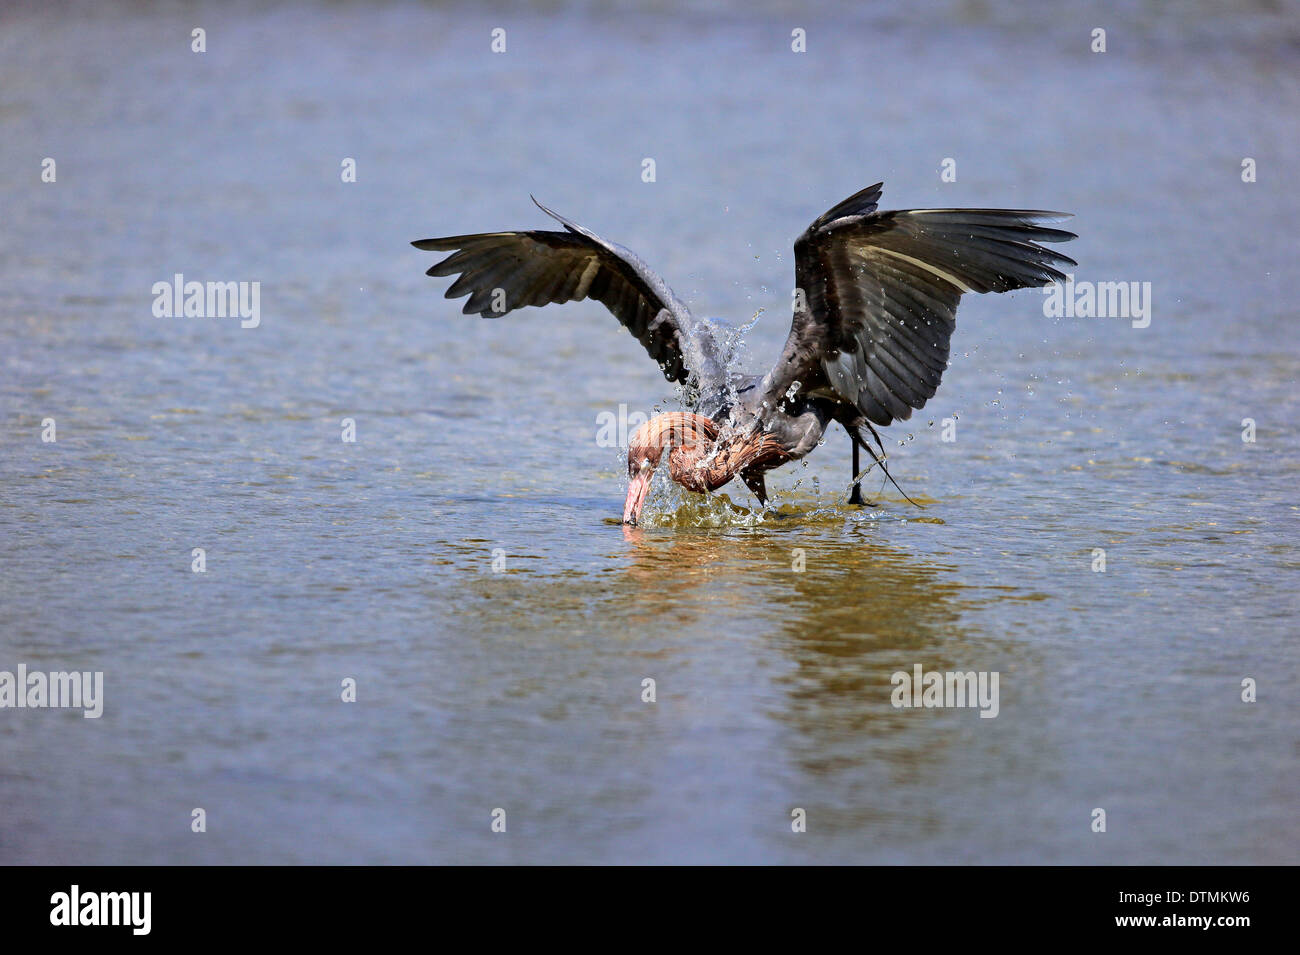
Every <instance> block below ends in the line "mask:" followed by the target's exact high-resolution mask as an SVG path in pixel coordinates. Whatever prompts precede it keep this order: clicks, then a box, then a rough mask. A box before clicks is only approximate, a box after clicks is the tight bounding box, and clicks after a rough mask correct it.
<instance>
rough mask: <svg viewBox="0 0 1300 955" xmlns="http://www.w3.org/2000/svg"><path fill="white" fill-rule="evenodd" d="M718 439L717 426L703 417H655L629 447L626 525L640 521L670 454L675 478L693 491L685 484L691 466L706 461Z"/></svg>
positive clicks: (677, 413) (685, 414) (673, 414)
mask: <svg viewBox="0 0 1300 955" xmlns="http://www.w3.org/2000/svg"><path fill="white" fill-rule="evenodd" d="M717 439H718V426H717V425H716V424H714V423H713V422H712V421H711V420H709V419H708V418H706V417H704V416H703V415H698V414H690V413H688V412H682V411H672V412H669V413H668V414H661V415H655V416H654V417H653V418H651V419H650V420H649V421H647V422H646V423H645V424H643V425H641V427H639V428H637V429H636V431H634V432H632V437H631V438H630V439H629V440H628V443H627V501H626V502H625V503H624V504H623V523H624V524H635V523H636V522H637V521H638V520H640V519H641V508H643V507H644V506H645V499H646V497H647V496H648V495H649V494H650V481H651V479H652V478H653V477H654V473H655V468H657V467H658V466H659V462H660V461H661V460H663V456H664V452H665V451H667V452H668V454H669V467H670V471H671V473H672V478H673V480H674V481H677V482H678V483H679V484H682V485H683V486H685V487H690V488H691V490H703V488H697V487H693V486H692V484H691V482H690V481H688V480H683V478H684V477H685V476H686V475H688V474H689V473H690V468H689V464H690V463H693V462H695V461H697V460H699V459H700V458H701V457H703V456H704V455H705V454H706V453H707V451H708V450H709V448H710V447H711V446H712V445H713V443H714V442H716V441H717Z"/></svg>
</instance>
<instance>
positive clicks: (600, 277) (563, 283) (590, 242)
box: [411, 199, 724, 387]
mask: <svg viewBox="0 0 1300 955" xmlns="http://www.w3.org/2000/svg"><path fill="white" fill-rule="evenodd" d="M533 202H537V200H536V199H534V200H533ZM537 206H538V208H539V209H541V210H542V211H543V212H545V213H546V214H547V215H549V216H551V217H552V218H554V219H556V220H557V221H558V222H560V223H561V224H563V225H564V230H565V231H563V232H540V231H530V232H488V233H482V234H479V235H454V236H448V237H447V238H443V239H421V240H419V241H417V242H412V243H411V244H412V245H414V246H415V247H416V248H417V249H425V250H428V251H439V252H454V254H453V255H450V256H448V257H447V258H445V259H443V260H442V261H441V262H439V263H438V264H437V265H435V266H433V268H431V269H429V271H428V273H427V274H429V275H455V274H457V273H459V274H460V277H459V278H458V279H456V281H455V282H453V283H452V284H451V287H450V288H449V289H447V293H446V296H447V298H459V297H460V296H462V295H469V301H467V302H466V303H465V307H464V309H463V311H464V312H465V314H466V315H475V314H478V315H482V316H484V317H485V318H499V317H500V316H502V315H505V314H506V313H508V312H512V311H514V310H515V309H517V308H524V307H525V306H528V305H538V306H540V305H547V304H549V303H552V302H576V301H581V300H582V299H584V298H593V299H595V300H596V301H598V302H600V303H601V304H602V305H604V306H605V307H606V308H608V309H609V310H610V311H611V312H612V313H613V314H614V317H615V318H617V319H618V320H619V321H620V322H622V323H623V325H624V326H625V327H626V328H627V329H628V331H630V332H631V333H632V334H633V335H635V336H636V339H637V341H639V342H640V343H641V344H642V345H644V346H645V350H646V351H647V352H649V353H650V357H651V358H653V359H654V360H655V361H657V362H658V363H659V367H660V368H662V369H663V372H664V376H665V377H666V378H667V379H668V380H669V381H675V382H683V383H684V382H686V380H687V379H688V378H689V377H690V375H691V374H694V375H695V377H696V379H697V381H698V383H699V384H700V385H701V386H704V387H709V386H713V387H716V386H717V384H718V382H719V381H721V380H722V375H723V373H724V369H723V367H722V364H721V362H720V361H719V358H718V353H717V349H716V347H715V345H714V342H713V338H712V336H711V335H710V333H709V331H708V329H707V328H705V327H704V326H702V325H701V324H699V323H697V322H696V321H695V320H694V319H693V318H692V317H691V313H690V312H689V311H688V310H687V308H686V306H685V305H683V304H682V303H681V301H680V300H678V298H677V297H676V296H675V295H673V292H672V289H670V288H669V287H668V285H667V284H666V283H665V282H664V280H663V279H661V278H660V277H659V276H658V275H656V274H655V273H654V272H653V271H651V270H650V268H649V267H648V266H647V265H646V264H645V263H644V262H642V261H641V260H640V259H639V258H638V257H637V256H636V255H635V253H633V252H631V251H629V250H628V249H625V248H623V247H622V246H620V245H615V244H614V243H612V242H607V241H605V240H604V239H602V238H600V236H598V235H596V234H595V233H594V232H590V231H588V230H587V229H584V228H583V227H582V226H580V225H578V224H577V223H575V222H571V221H569V220H568V219H566V218H564V217H563V216H560V215H557V214H556V213H554V212H552V211H551V210H550V209H547V208H546V207H545V206H543V205H542V204H541V203H540V202H537Z"/></svg>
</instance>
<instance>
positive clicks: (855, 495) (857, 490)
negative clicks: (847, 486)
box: [849, 432, 862, 507]
mask: <svg viewBox="0 0 1300 955" xmlns="http://www.w3.org/2000/svg"><path fill="white" fill-rule="evenodd" d="M849 439H850V440H852V442H853V490H852V491H850V492H849V503H850V504H857V505H858V506H859V507H861V506H862V482H861V481H859V480H858V474H859V472H860V470H861V469H860V468H859V466H858V436H857V435H855V434H853V433H851V432H850V434H849Z"/></svg>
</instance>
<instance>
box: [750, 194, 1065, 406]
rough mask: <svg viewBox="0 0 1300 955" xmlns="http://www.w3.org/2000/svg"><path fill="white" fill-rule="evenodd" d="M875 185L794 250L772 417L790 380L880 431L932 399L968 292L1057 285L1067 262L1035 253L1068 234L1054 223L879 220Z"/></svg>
mask: <svg viewBox="0 0 1300 955" xmlns="http://www.w3.org/2000/svg"><path fill="white" fill-rule="evenodd" d="M881 185H882V184H881V183H877V184H876V185H874V186H871V187H869V188H867V189H864V190H862V191H861V192H859V193H857V194H855V195H853V196H850V197H849V198H848V199H845V200H844V201H843V202H841V203H840V204H839V205H837V206H835V207H834V208H833V209H831V210H829V211H828V212H827V213H826V214H825V215H823V216H821V218H819V219H817V221H816V222H814V223H813V224H812V225H810V226H809V227H808V230H807V231H806V232H804V234H803V235H802V236H800V237H799V240H798V241H797V242H795V245H794V253H795V283H796V287H797V289H798V290H800V292H801V293H802V294H801V295H800V294H799V293H798V292H797V293H796V301H795V313H794V321H793V324H792V327H791V329H790V336H789V338H788V339H787V340H786V344H785V349H784V351H783V352H782V354H781V358H780V359H779V360H778V362H777V364H776V366H775V367H774V368H773V369H772V370H771V371H770V372H769V373H768V375H767V377H766V378H764V381H763V390H764V394H765V396H766V397H767V398H768V400H769V401H770V402H772V404H773V405H774V406H775V405H776V404H777V403H779V402H780V401H781V399H782V398H783V397H784V396H785V395H786V394H787V393H788V392H789V390H790V389H791V387H792V386H793V385H794V383H795V382H796V381H797V382H799V383H800V388H799V389H798V391H799V392H800V393H802V394H804V395H807V394H809V393H810V392H814V391H817V392H820V393H823V394H826V395H827V396H829V397H833V398H835V399H838V400H840V401H844V402H847V403H849V404H851V405H853V406H855V407H856V408H857V409H858V410H859V411H860V412H861V413H862V414H863V415H865V416H866V417H867V418H868V419H869V420H871V421H873V422H875V423H876V424H879V425H887V424H889V423H890V422H892V421H893V420H895V419H898V418H908V417H910V416H911V414H912V410H913V409H914V408H920V407H922V406H923V405H924V404H925V402H926V400H927V399H929V398H931V397H933V395H934V393H935V389H936V388H938V386H939V379H940V378H941V377H942V376H943V372H944V369H945V368H946V367H947V364H948V346H949V340H950V339H951V338H952V333H953V330H954V329H955V328H956V314H957V302H958V300H959V299H960V298H961V296H962V294H963V293H965V292H1006V291H1009V290H1011V289H1018V288H1031V287H1037V286H1042V285H1046V284H1047V283H1049V282H1052V281H1064V279H1065V275H1064V274H1063V273H1062V272H1061V271H1060V269H1059V267H1060V266H1072V265H1075V264H1076V263H1075V261H1074V260H1073V259H1071V258H1068V257H1067V256H1064V255H1061V254H1060V253H1058V252H1054V251H1052V250H1050V249H1045V248H1043V247H1042V246H1041V245H1038V244H1037V243H1040V242H1064V241H1067V240H1069V239H1073V238H1075V235H1074V233H1072V232H1063V231H1061V230H1059V229H1050V228H1046V227H1044V226H1043V225H1042V223H1044V222H1054V221H1057V220H1060V219H1064V218H1067V217H1068V215H1067V214H1065V213H1060V212H1035V211H1029V210H1022V209H912V210H908V211H902V212H876V204H877V201H878V200H879V198H880V187H881Z"/></svg>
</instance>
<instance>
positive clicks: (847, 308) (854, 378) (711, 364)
mask: <svg viewBox="0 0 1300 955" xmlns="http://www.w3.org/2000/svg"><path fill="white" fill-rule="evenodd" d="M880 187H881V184H880V183H877V184H876V185H874V186H870V187H868V188H867V189H864V190H862V191H861V192H858V193H855V194H854V195H852V196H850V197H849V198H848V199H845V200H844V201H843V202H841V203H839V204H838V205H836V206H835V207H833V208H832V209H830V210H829V211H827V212H826V213H825V214H824V215H822V216H820V217H819V218H818V219H817V220H815V221H814V222H813V223H812V225H810V226H809V227H808V229H807V230H806V231H805V232H804V234H803V235H802V236H800V237H799V239H798V240H797V241H796V242H795V246H794V250H795V283H796V288H795V295H794V299H795V307H794V317H793V321H792V323H791V328H790V334H789V336H788V337H787V339H786V343H785V347H784V348H783V350H782V352H781V355H780V357H779V358H778V359H777V362H776V364H775V365H773V367H772V368H771V370H770V371H768V372H767V373H766V374H765V375H761V376H759V375H743V374H739V373H737V372H736V371H734V370H733V369H731V368H730V357H731V356H730V353H729V347H728V346H729V343H728V342H725V341H721V340H719V337H718V336H717V335H716V334H715V326H713V325H711V324H710V323H706V322H702V321H698V320H696V319H694V318H692V316H691V314H690V312H689V311H688V310H687V309H686V306H685V305H683V304H682V303H681V301H680V300H678V299H677V297H676V296H675V295H673V293H672V290H671V289H670V288H668V285H667V284H666V283H665V282H664V280H663V279H661V278H660V277H659V276H658V275H656V274H655V273H654V272H653V271H651V270H650V268H649V267H648V266H647V265H646V264H645V263H644V262H642V261H641V259H640V258H638V257H637V256H636V255H635V254H634V253H632V252H631V251H629V250H627V249H625V248H623V247H622V246H618V245H615V244H613V243H611V242H607V241H606V240H604V239H601V238H600V237H599V236H597V235H596V234H595V233H593V232H590V231H588V230H587V229H584V228H583V227H582V226H579V225H577V224H576V223H574V222H571V221H569V220H568V219H565V218H564V217H562V216H559V215H557V214H556V213H554V212H551V211H550V210H549V209H547V208H546V207H545V206H542V205H541V204H540V203H538V206H539V208H541V209H542V211H543V212H546V213H547V214H548V215H550V216H551V217H553V218H554V219H556V220H557V221H558V222H560V223H561V224H562V225H563V226H564V228H565V231H563V232H542V231H528V232H496V233H482V234H476V235H463V236H450V237H447V238H441V239H423V240H420V241H417V242H414V243H412V244H413V245H415V246H416V247H417V248H420V249H426V250H438V251H450V252H453V254H452V255H450V256H449V257H448V258H446V259H444V260H443V261H442V262H440V263H438V264H437V265H435V266H433V267H432V268H431V269H429V274H430V275H452V274H456V273H459V274H460V277H459V278H458V279H457V280H456V281H455V282H453V283H452V285H451V287H450V288H449V289H448V290H447V297H448V298H455V297H458V296H460V295H465V294H468V295H469V301H468V302H466V303H465V306H464V311H465V313H466V314H480V315H483V316H484V317H496V316H500V315H504V314H506V313H507V312H509V311H512V310H514V309H516V308H521V307H524V306H528V305H545V304H548V303H553V302H568V301H577V300H581V299H584V298H593V299H596V300H597V301H599V302H601V303H602V304H604V305H605V306H606V307H607V308H608V309H609V310H610V311H611V312H612V313H613V314H614V315H615V317H617V318H618V319H619V321H620V322H622V323H623V325H624V326H626V327H627V328H628V330H629V331H630V332H632V334H633V335H635V336H636V338H637V339H638V340H639V341H640V342H641V344H642V345H644V346H645V348H646V351H647V352H649V354H650V356H651V357H652V358H654V359H655V360H656V361H657V362H658V363H659V366H660V368H661V369H662V370H663V372H664V375H665V377H666V378H668V380H669V381H673V382H677V383H679V384H681V385H683V386H685V387H686V393H687V394H688V395H689V396H690V399H689V404H690V406H691V410H690V411H689V412H673V413H670V414H667V415H658V416H656V417H655V418H652V419H651V420H650V421H649V422H647V423H646V424H645V425H642V426H641V427H640V428H638V429H637V431H636V432H635V433H634V434H633V435H632V437H631V439H630V441H629V447H628V475H629V487H628V496H627V502H626V504H625V506H624V515H623V516H624V520H625V521H627V522H630V523H634V522H635V521H636V520H637V519H638V518H639V516H640V512H641V508H642V506H643V505H644V502H645V497H646V494H647V492H648V489H649V483H650V478H651V476H652V474H653V471H654V469H655V467H657V466H658V464H659V463H660V461H661V459H662V457H663V455H664V453H665V452H667V453H668V458H669V461H668V463H669V473H670V475H671V477H672V478H673V480H674V481H676V482H677V483H679V484H681V485H682V486H683V487H686V488H688V489H689V490H693V491H712V490H715V489H717V488H718V487H721V486H722V485H723V484H726V483H727V482H728V481H730V480H732V479H733V478H735V477H737V476H739V477H741V478H742V479H743V480H744V481H745V483H746V484H747V485H748V486H749V488H750V489H751V490H752V491H753V492H754V493H755V494H756V495H757V496H758V498H759V501H760V502H765V501H766V496H767V494H766V488H765V486H764V482H763V474H764V473H765V472H766V471H768V470H770V469H772V468H774V467H778V466H780V465H782V464H785V463H786V462H788V461H793V460H797V459H799V458H802V457H804V456H805V455H807V454H808V453H809V452H810V451H811V450H812V449H813V448H814V447H816V446H817V445H818V443H820V441H821V439H822V435H823V434H824V433H825V431H826V429H827V428H828V427H829V426H830V424H831V422H839V423H840V424H841V425H842V426H843V427H844V428H845V430H846V431H848V433H849V435H850V437H851V438H852V441H853V470H854V496H855V498H856V497H857V481H858V479H859V477H860V475H859V473H858V450H859V448H863V447H865V448H867V450H868V451H869V452H871V453H872V455H873V457H875V458H876V460H877V461H881V460H882V459H881V458H880V457H879V456H877V455H876V453H875V451H873V450H872V448H871V444H870V443H869V442H870V440H871V439H872V438H875V440H876V442H877V445H879V438H878V436H877V435H876V433H875V429H874V427H873V425H882V426H883V425H888V424H890V423H892V422H893V421H894V420H897V419H906V418H908V417H910V415H911V413H912V411H913V409H917V408H921V407H922V406H924V404H925V402H926V401H927V400H928V399H929V398H931V397H933V395H934V393H935V389H936V388H937V387H938V385H939V381H940V378H941V377H942V375H943V372H944V370H945V369H946V367H947V361H948V353H949V341H950V339H951V337H952V333H953V331H954V329H955V327H956V319H955V316H956V310H957V302H958V300H959V299H960V297H961V295H962V294H964V293H965V292H1004V291H1009V290H1011V289H1017V288H1029V287H1034V286H1041V285H1045V284H1047V283H1048V282H1051V281H1063V280H1064V279H1065V275H1064V274H1063V273H1062V272H1061V271H1060V270H1059V268H1058V266H1064V265H1070V266H1072V265H1074V264H1075V262H1074V261H1073V260H1072V259H1070V258H1069V257H1067V256H1064V255H1061V254H1060V253H1057V252H1054V251H1051V250H1049V249H1046V248H1044V247H1043V246H1041V245H1039V244H1038V243H1040V242H1062V241H1066V240H1068V239H1072V238H1075V236H1074V235H1073V233H1070V232H1063V231H1060V230H1058V229H1051V228H1046V227H1045V226H1044V225H1043V224H1042V223H1044V222H1050V221H1054V220H1057V219H1061V218H1065V214H1063V213H1055V212H1038V211H1030V210H1014V209H918V210H910V211H897V212H877V211H876V206H877V200H878V199H879V197H880ZM534 201H536V200H534ZM858 500H860V499H858Z"/></svg>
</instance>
